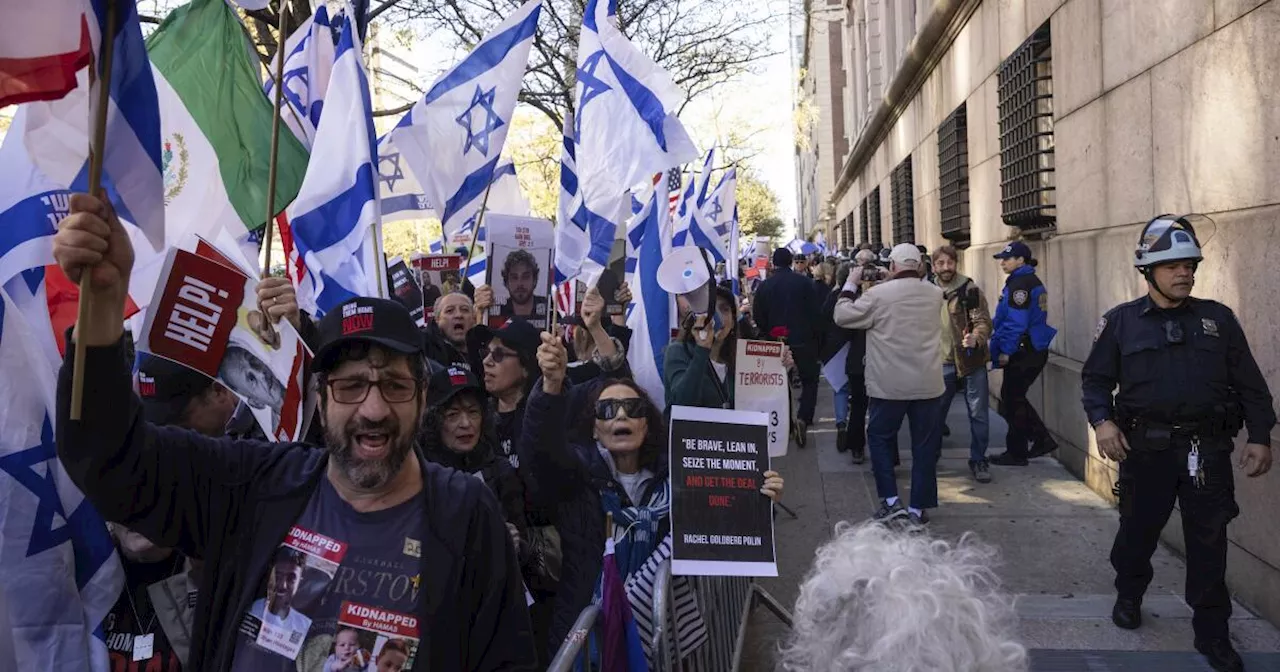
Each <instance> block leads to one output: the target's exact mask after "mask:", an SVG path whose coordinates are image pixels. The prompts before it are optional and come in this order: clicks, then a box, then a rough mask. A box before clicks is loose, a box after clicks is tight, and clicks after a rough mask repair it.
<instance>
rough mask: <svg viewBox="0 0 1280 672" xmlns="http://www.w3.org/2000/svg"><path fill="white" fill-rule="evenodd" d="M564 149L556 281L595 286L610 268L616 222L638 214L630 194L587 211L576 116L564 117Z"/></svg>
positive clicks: (619, 195)
mask: <svg viewBox="0 0 1280 672" xmlns="http://www.w3.org/2000/svg"><path fill="white" fill-rule="evenodd" d="M563 137H564V149H563V152H562V154H561V157H560V205H559V209H558V210H559V213H558V215H559V216H558V218H557V222H556V230H555V246H556V254H555V282H556V284H560V283H563V282H568V281H570V280H573V279H575V278H576V279H580V280H582V282H583V283H584V284H586V285H587V286H588V287H594V286H595V284H596V281H597V280H599V278H600V274H601V273H602V272H604V269H605V268H606V267H607V266H608V265H609V257H610V255H611V254H612V253H613V241H614V240H615V239H616V238H617V231H618V225H617V223H616V222H619V221H626V220H627V219H628V212H631V213H633V214H634V213H635V212H638V207H636V206H634V205H633V204H632V201H633V199H632V197H631V194H630V193H629V192H623V193H619V194H617V195H615V197H614V198H613V199H607V198H599V199H597V201H596V209H595V210H592V209H589V208H587V206H586V204H585V203H584V202H583V199H582V191H581V189H579V180H578V169H577V160H576V159H575V156H574V154H575V149H574V141H573V114H572V113H570V114H567V115H565V123H564V135H563Z"/></svg>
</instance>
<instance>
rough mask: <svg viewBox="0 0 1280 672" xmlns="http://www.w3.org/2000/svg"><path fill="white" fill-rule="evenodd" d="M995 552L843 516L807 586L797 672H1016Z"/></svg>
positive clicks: (790, 664) (785, 655)
mask: <svg viewBox="0 0 1280 672" xmlns="http://www.w3.org/2000/svg"><path fill="white" fill-rule="evenodd" d="M995 560H996V551H995V549H994V548H992V547H990V546H987V545H985V544H982V543H981V542H979V541H977V540H976V539H974V538H973V537H972V536H970V535H968V534H966V535H965V536H964V537H962V538H961V539H960V541H959V542H958V543H955V544H952V543H949V542H946V541H941V540H938V539H933V538H930V537H929V536H928V535H927V534H924V533H920V532H919V531H915V532H914V533H913V532H911V531H901V530H896V529H891V528H889V527H886V526H883V525H880V524H878V523H875V522H869V523H863V524H859V525H851V524H849V523H840V524H839V525H838V526H837V527H836V537H835V539H833V540H831V541H830V542H828V543H827V544H826V545H824V546H823V547H822V548H820V549H819V550H818V553H817V557H816V558H815V560H814V565H813V569H812V570H811V571H810V572H809V575H808V576H807V577H806V578H805V581H804V584H803V585H802V586H801V587H800V598H799V599H798V600H797V601H796V608H795V626H794V629H793V631H792V637H791V640H790V642H789V644H788V645H787V646H786V648H785V649H784V650H783V651H782V662H783V667H784V668H785V669H786V670H788V671H789V672H854V671H860V670H868V671H869V670H875V671H876V672H1016V671H1022V670H1026V669H1027V651H1026V648H1024V647H1023V646H1022V645H1021V644H1018V643H1017V642H1016V641H1014V638H1013V637H1014V635H1013V633H1014V627H1015V617H1014V611H1013V601H1012V600H1011V599H1010V598H1009V597H1008V596H1006V595H1005V594H1003V593H1002V592H1001V591H1000V588H999V579H998V578H997V577H996V575H995V573H994V572H993V571H992V570H991V567H992V566H993V565H994V564H995Z"/></svg>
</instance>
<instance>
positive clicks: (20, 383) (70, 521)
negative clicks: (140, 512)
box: [0, 278, 124, 672]
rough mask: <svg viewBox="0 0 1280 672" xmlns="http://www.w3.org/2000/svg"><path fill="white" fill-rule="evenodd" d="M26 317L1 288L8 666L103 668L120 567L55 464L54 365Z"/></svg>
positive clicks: (0, 587)
mask: <svg viewBox="0 0 1280 672" xmlns="http://www.w3.org/2000/svg"><path fill="white" fill-rule="evenodd" d="M15 282H17V283H24V282H25V280H23V279H21V278H18V279H15ZM27 319H28V318H27V316H25V315H24V314H23V312H22V310H21V308H20V307H18V306H17V305H15V303H14V302H13V301H12V300H10V298H9V295H8V294H7V293H6V292H5V291H3V290H0V395H3V398H4V400H5V403H4V404H3V405H0V427H4V431H3V432H0V567H4V571H0V593H4V596H5V603H6V605H7V606H8V613H7V617H8V619H7V620H8V622H9V625H10V626H11V632H12V636H13V642H14V653H15V654H16V663H17V667H16V668H15V669H20V670H92V671H93V672H107V670H109V669H110V667H111V666H110V661H109V660H108V657H107V648H106V643H105V642H104V641H103V639H102V629H101V624H102V622H103V620H104V619H105V618H106V616H107V614H108V613H109V612H110V611H111V608H112V606H114V605H115V602H116V600H117V599H118V598H119V596H120V590H121V588H122V587H123V585H124V572H123V570H122V568H121V565H120V559H119V558H118V557H117V555H116V553H115V545H114V544H113V543H112V541H111V535H110V533H108V532H107V527H106V523H105V522H104V521H103V520H102V518H101V517H100V516H99V515H98V514H97V512H96V511H95V510H94V509H93V507H92V506H91V505H90V504H89V502H88V501H87V500H85V498H84V495H83V494H82V493H81V492H80V490H79V489H78V488H76V486H75V485H74V484H73V483H72V482H71V479H70V477H69V476H68V475H67V473H66V471H65V470H64V469H63V468H62V464H61V463H60V462H59V461H58V457H57V452H56V450H57V447H56V442H55V438H54V437H55V434H54V419H55V418H56V415H57V414H56V411H55V395H56V380H55V379H56V375H57V367H58V365H59V364H60V363H59V362H57V361H53V360H51V359H50V357H49V356H48V355H47V354H46V353H47V352H49V348H42V347H41V346H40V344H39V343H38V342H37V341H38V337H37V335H36V332H35V331H33V329H32V328H31V326H29V325H28V324H27ZM45 323H46V324H47V321H46V322H45ZM54 351H55V352H56V346H54Z"/></svg>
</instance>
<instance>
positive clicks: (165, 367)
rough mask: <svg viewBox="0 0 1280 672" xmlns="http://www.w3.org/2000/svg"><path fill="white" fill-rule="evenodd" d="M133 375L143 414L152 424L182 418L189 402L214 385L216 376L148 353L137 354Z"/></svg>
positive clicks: (176, 421)
mask: <svg viewBox="0 0 1280 672" xmlns="http://www.w3.org/2000/svg"><path fill="white" fill-rule="evenodd" d="M136 364H137V366H136V367H135V369H136V371H135V372H134V374H133V380H134V385H135V387H136V388H137V390H138V398H139V399H141V400H142V417H143V418H144V419H145V420H146V421H147V422H149V423H151V424H153V425H175V424H178V423H179V422H181V421H182V415H183V413H184V412H185V411H186V410H187V404H188V403H189V402H190V401H191V400H192V399H195V398H196V397H199V396H200V395H201V394H203V393H204V392H205V390H207V389H209V388H210V387H211V386H212V385H213V379H212V378H210V377H208V376H206V375H204V374H203V373H200V372H199V371H196V370H195V369H193V368H191V367H188V366H185V365H183V364H179V363H178V362H175V361H173V360H169V359H165V358H164V357H158V356H156V355H152V354H149V353H145V352H139V353H138V354H137V362H136Z"/></svg>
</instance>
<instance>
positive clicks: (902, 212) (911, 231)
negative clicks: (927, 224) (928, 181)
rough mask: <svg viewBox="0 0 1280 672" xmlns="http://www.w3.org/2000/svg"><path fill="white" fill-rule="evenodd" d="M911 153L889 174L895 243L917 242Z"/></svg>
mask: <svg viewBox="0 0 1280 672" xmlns="http://www.w3.org/2000/svg"><path fill="white" fill-rule="evenodd" d="M912 194H913V190H912V185H911V155H909V154H908V155H907V158H905V159H903V160H902V163H899V164H898V167H897V168H894V169H893V173H892V174H891V175H890V176H889V200H890V203H891V204H892V207H893V209H892V211H891V212H890V215H891V216H892V217H893V244H894V245H897V244H898V243H912V244H914V243H915V242H916V220H915V198H913V196H912Z"/></svg>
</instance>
